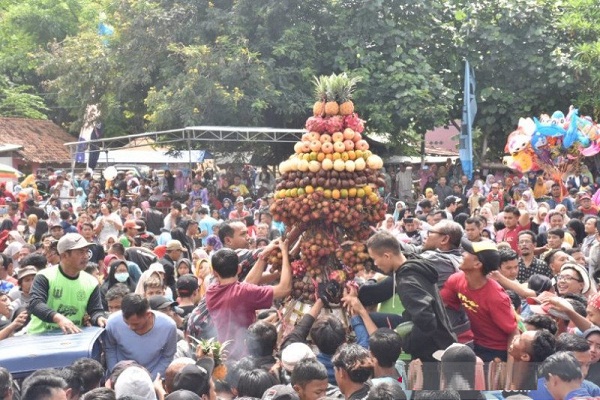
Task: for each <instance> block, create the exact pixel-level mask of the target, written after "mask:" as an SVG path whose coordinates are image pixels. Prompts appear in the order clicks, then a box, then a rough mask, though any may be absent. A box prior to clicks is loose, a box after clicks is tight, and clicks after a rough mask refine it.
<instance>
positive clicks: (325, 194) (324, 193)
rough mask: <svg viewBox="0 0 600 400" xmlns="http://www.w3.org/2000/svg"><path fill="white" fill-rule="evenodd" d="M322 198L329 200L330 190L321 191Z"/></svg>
mask: <svg viewBox="0 0 600 400" xmlns="http://www.w3.org/2000/svg"><path fill="white" fill-rule="evenodd" d="M323 197H325V198H326V199H330V198H331V190H329V189H325V190H323Z"/></svg>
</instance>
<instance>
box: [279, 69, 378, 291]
mask: <svg viewBox="0 0 600 400" xmlns="http://www.w3.org/2000/svg"><path fill="white" fill-rule="evenodd" d="M357 82H358V80H357V79H350V78H348V76H346V74H341V75H335V74H334V75H331V76H321V77H320V78H316V79H315V84H316V97H317V101H316V103H315V104H314V106H313V116H312V117H310V118H308V120H307V121H306V130H307V133H305V134H304V135H303V136H302V138H301V140H300V141H299V142H298V143H296V144H295V146H294V154H292V155H291V156H290V157H289V159H288V160H285V161H283V162H282V163H281V164H280V166H279V171H280V173H281V176H280V178H279V179H278V181H277V185H276V190H275V199H276V200H275V202H274V203H273V204H272V205H271V213H272V214H273V217H274V219H275V220H276V221H282V222H283V223H284V224H285V225H286V227H287V229H292V228H295V229H296V230H300V231H302V232H303V234H302V235H301V236H300V239H299V240H300V251H301V253H300V254H301V259H302V262H303V263H304V271H305V273H306V274H307V275H309V276H310V278H311V279H314V280H315V282H317V283H319V282H324V281H327V280H337V281H340V283H345V282H344V281H345V280H348V279H351V278H352V275H353V273H356V272H359V271H362V270H364V269H365V260H364V254H365V253H364V252H363V250H364V249H361V252H362V253H361V252H356V255H355V257H350V256H349V255H348V256H346V254H345V252H341V253H340V252H339V249H340V244H341V243H343V242H346V241H348V240H352V241H356V242H357V243H358V242H360V241H364V240H366V239H367V238H368V237H369V235H370V234H371V227H373V226H375V225H376V224H377V223H378V222H380V221H382V220H383V219H384V217H385V211H386V206H385V202H384V200H383V199H382V198H381V196H380V195H379V189H380V188H382V187H384V186H385V180H384V176H383V174H382V168H383V160H382V159H381V157H379V156H377V155H375V154H373V153H372V152H371V151H370V150H369V144H368V142H367V141H366V140H365V139H364V138H363V136H362V132H363V131H364V121H363V120H362V119H360V118H359V117H358V115H357V114H356V113H355V112H354V104H353V103H352V100H351V97H352V92H353V90H354V87H355V84H356V83H357ZM350 247H351V248H353V246H352V245H351V246H350ZM359 254H362V255H360V256H359ZM272 258H273V260H274V261H275V258H276V257H272ZM349 264H350V265H349ZM336 271H338V272H336ZM295 279H296V280H302V279H303V277H302V276H296V277H295ZM300 286H301V285H300V284H298V285H296V286H295V288H298V289H299V288H300ZM302 287H312V286H311V285H303V286H302ZM298 289H295V290H298ZM301 297H302V298H306V297H307V296H304V295H303V296H301Z"/></svg>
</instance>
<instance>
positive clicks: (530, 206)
mask: <svg viewBox="0 0 600 400" xmlns="http://www.w3.org/2000/svg"><path fill="white" fill-rule="evenodd" d="M521 201H523V202H525V204H526V205H527V211H528V212H529V215H534V214H535V213H536V212H537V209H538V203H537V201H535V199H534V198H533V193H532V192H531V190H529V189H527V190H525V191H524V192H523V194H522V195H521Z"/></svg>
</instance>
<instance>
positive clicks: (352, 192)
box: [348, 188, 357, 197]
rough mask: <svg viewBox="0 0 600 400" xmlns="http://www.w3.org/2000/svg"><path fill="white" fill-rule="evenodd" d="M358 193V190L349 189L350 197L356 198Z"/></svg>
mask: <svg viewBox="0 0 600 400" xmlns="http://www.w3.org/2000/svg"><path fill="white" fill-rule="evenodd" d="M356 192H357V190H356V188H350V189H348V196H350V197H356Z"/></svg>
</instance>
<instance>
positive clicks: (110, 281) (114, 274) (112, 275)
mask: <svg viewBox="0 0 600 400" xmlns="http://www.w3.org/2000/svg"><path fill="white" fill-rule="evenodd" d="M117 283H122V284H124V285H126V286H127V287H128V288H129V292H131V293H134V292H135V288H136V285H135V283H134V282H133V279H131V276H129V268H128V267H127V262H126V261H125V260H113V261H111V263H110V266H109V268H108V278H107V279H105V280H104V282H103V283H102V286H100V294H101V296H102V306H103V307H104V309H105V310H108V303H107V302H106V293H107V292H108V290H109V289H110V288H112V287H113V286H115V285H116V284H117Z"/></svg>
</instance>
